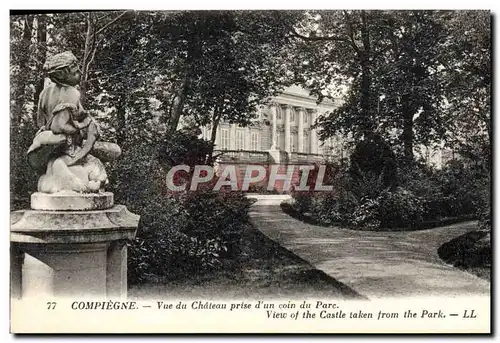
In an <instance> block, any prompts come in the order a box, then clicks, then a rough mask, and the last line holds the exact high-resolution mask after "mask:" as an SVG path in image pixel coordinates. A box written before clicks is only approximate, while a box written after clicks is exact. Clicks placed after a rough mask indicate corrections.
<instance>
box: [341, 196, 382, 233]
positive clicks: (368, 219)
mask: <svg viewBox="0 0 500 343" xmlns="http://www.w3.org/2000/svg"><path fill="white" fill-rule="evenodd" d="M380 223H381V222H380V203H379V202H378V200H377V199H370V198H363V199H361V202H360V205H359V206H358V207H357V208H356V210H355V211H354V212H353V214H352V215H351V217H350V220H349V225H352V226H353V227H355V228H363V229H367V230H375V229H378V228H379V227H380Z"/></svg>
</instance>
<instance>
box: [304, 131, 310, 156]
mask: <svg viewBox="0 0 500 343" xmlns="http://www.w3.org/2000/svg"><path fill="white" fill-rule="evenodd" d="M310 146H311V137H310V136H309V135H304V152H305V153H310V152H311V148H310Z"/></svg>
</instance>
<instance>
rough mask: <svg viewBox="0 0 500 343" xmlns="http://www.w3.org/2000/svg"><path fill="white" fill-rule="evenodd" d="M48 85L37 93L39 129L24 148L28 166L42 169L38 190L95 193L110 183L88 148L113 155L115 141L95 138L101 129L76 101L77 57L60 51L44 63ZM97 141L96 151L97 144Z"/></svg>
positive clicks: (106, 154) (77, 93) (78, 73)
mask: <svg viewBox="0 0 500 343" xmlns="http://www.w3.org/2000/svg"><path fill="white" fill-rule="evenodd" d="M44 68H45V69H46V70H47V72H48V75H49V78H50V80H51V81H52V83H51V84H50V85H49V86H47V87H46V88H45V89H44V90H43V91H42V92H41V94H40V100H39V103H38V114H37V124H38V126H39V127H40V130H39V131H38V133H37V135H36V136H35V138H34V140H33V144H32V145H31V147H30V148H29V150H28V159H29V161H30V163H31V165H32V166H33V167H34V168H36V169H38V170H40V172H42V173H44V174H43V175H42V176H41V177H40V179H39V180H38V191H39V192H43V193H57V192H80V193H82V192H99V191H100V190H103V188H104V186H105V185H106V184H107V182H108V178H107V174H106V171H105V169H104V165H103V164H102V162H101V161H100V160H99V159H98V158H96V157H94V156H92V155H91V154H89V153H90V152H91V151H94V152H97V153H99V151H100V152H101V155H103V156H104V157H105V158H108V159H110V158H114V157H117V156H118V155H119V154H120V149H119V147H118V146H117V145H116V144H113V143H104V142H98V144H96V141H97V139H98V138H99V127H98V125H97V123H96V122H95V120H94V119H93V118H92V117H91V116H90V115H89V114H88V113H87V112H86V111H85V109H84V108H83V107H82V104H81V102H80V92H79V91H78V89H77V88H76V87H75V86H76V85H78V84H79V82H80V70H79V67H78V64H77V60H76V57H75V56H74V55H73V54H72V53H71V52H64V53H61V54H57V55H54V56H52V57H50V58H48V59H47V62H46V63H45V65H44ZM96 145H97V147H98V149H95V148H96Z"/></svg>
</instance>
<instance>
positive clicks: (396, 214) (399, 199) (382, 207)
mask: <svg viewBox="0 0 500 343" xmlns="http://www.w3.org/2000/svg"><path fill="white" fill-rule="evenodd" d="M377 201H378V203H379V216H380V217H379V218H380V225H381V227H384V228H389V229H394V228H412V227H416V226H417V224H418V223H421V222H422V215H423V212H424V207H423V205H422V201H421V200H420V199H419V198H418V197H417V196H415V195H414V194H413V193H412V192H411V191H408V190H406V189H404V188H401V187H398V188H396V189H395V190H394V191H389V190H385V191H383V192H382V193H381V194H380V196H379V197H378V198H377Z"/></svg>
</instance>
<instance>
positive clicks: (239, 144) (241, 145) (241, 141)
mask: <svg viewBox="0 0 500 343" xmlns="http://www.w3.org/2000/svg"><path fill="white" fill-rule="evenodd" d="M244 137H245V136H244V133H243V131H241V130H238V131H236V150H243V149H245V138H244Z"/></svg>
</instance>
